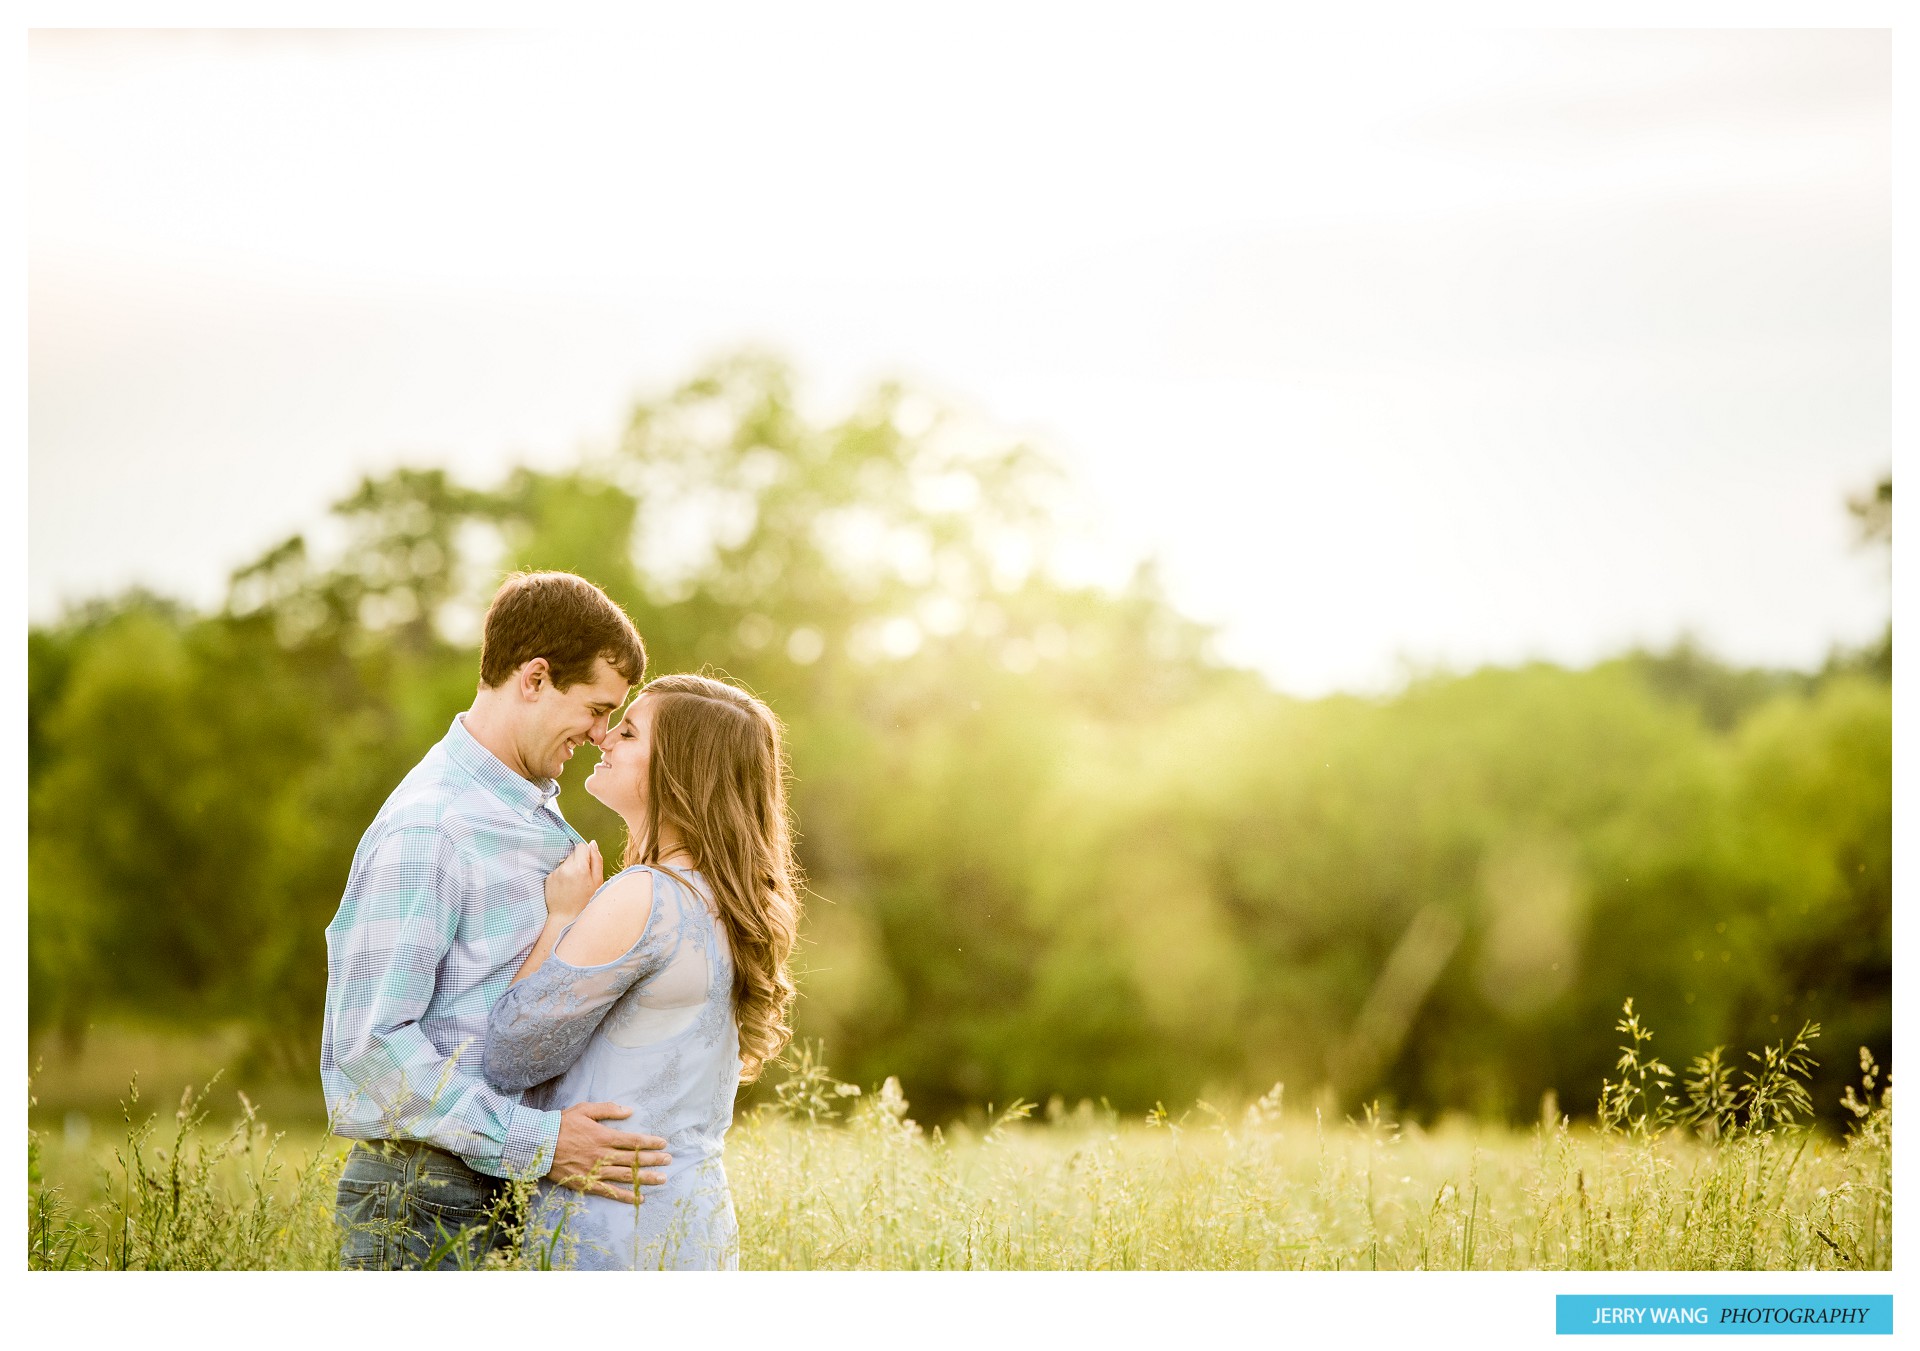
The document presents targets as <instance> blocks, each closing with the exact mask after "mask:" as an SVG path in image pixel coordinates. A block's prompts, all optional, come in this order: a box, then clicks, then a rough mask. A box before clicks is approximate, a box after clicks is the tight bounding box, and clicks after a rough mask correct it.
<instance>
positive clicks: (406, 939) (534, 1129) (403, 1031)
mask: <svg viewBox="0 0 1920 1351" xmlns="http://www.w3.org/2000/svg"><path fill="white" fill-rule="evenodd" d="M460 885H461V880H460V870H459V860H458V858H457V857H456V856H455V853H454V850H453V846H452V843H451V842H450V841H449V840H447V838H446V837H445V836H444V835H442V834H441V833H440V832H439V831H437V830H433V829H431V828H428V827H414V828H407V829H401V830H397V831H393V832H392V833H390V834H387V835H386V836H384V837H383V838H381V839H380V840H378V841H376V842H374V844H373V845H372V847H371V848H370V849H368V850H367V851H366V853H365V855H364V857H363V856H361V855H356V856H355V858H354V865H353V872H352V874H351V875H350V876H349V878H348V880H347V891H346V895H345V897H344V898H343V899H342V900H341V903H340V913H339V914H338V915H337V916H335V917H334V921H333V923H332V924H330V925H328V926H327V1003H326V1023H325V1028H324V1031H323V1032H322V1036H321V1046H320V1077H321V1082H322V1086H323V1087H324V1089H325V1090H326V1096H327V1111H328V1116H329V1119H330V1122H331V1124H332V1128H333V1130H334V1132H335V1133H336V1134H340V1135H345V1136H349V1137H352V1138H355V1139H363V1140H424V1141H426V1142H427V1143H428V1144H432V1145H437V1146H438V1147H440V1148H441V1149H444V1150H447V1151H449V1152H450V1153H454V1154H458V1155H460V1156H461V1157H462V1158H464V1159H466V1161H467V1162H468V1164H470V1165H471V1166H472V1167H473V1168H474V1170H475V1171H477V1172H482V1173H488V1174H491V1175H492V1176H495V1177H510V1178H519V1179H532V1178H538V1177H552V1178H553V1179H554V1180H555V1181H558V1182H563V1183H565V1184H566V1185H568V1186H572V1187H576V1188H579V1189H582V1190H591V1191H594V1192H596V1193H598V1194H600V1195H602V1196H609V1197H612V1198H613V1199H615V1200H620V1201H633V1200H634V1199H635V1198H634V1195H633V1193H632V1192H631V1191H630V1190H628V1189H627V1188H625V1187H620V1186H617V1185H614V1184H618V1183H623V1182H624V1183H631V1182H634V1181H636V1180H637V1181H639V1182H640V1183H642V1184H644V1185H648V1186H653V1185H658V1184H659V1183H662V1182H664V1181H666V1178H665V1176H664V1175H663V1174H661V1173H658V1172H642V1171H640V1170H642V1169H658V1168H664V1167H665V1166H666V1165H667V1164H668V1163H669V1162H670V1161H671V1160H670V1157H669V1156H668V1155H667V1154H665V1153H664V1152H662V1151H664V1150H665V1149H666V1147H667V1142H666V1141H665V1140H663V1139H661V1138H660V1137H659V1136H655V1135H635V1134H630V1133H628V1132H626V1131H619V1130H615V1129H613V1128H612V1127H610V1126H605V1125H602V1124H601V1123H602V1122H603V1121H605V1120H608V1119H618V1118H621V1117H625V1116H628V1115H630V1114H631V1109H629V1108H626V1107H623V1106H621V1105H619V1104H618V1103H611V1102H593V1103H576V1104H574V1105H573V1106H571V1107H569V1108H567V1109H566V1111H565V1112H542V1111H539V1110H536V1109H534V1108H531V1107H526V1106H524V1105H522V1104H520V1103H517V1102H513V1101H511V1100H510V1099H508V1098H506V1097H504V1096H502V1095H501V1094H499V1093H497V1092H495V1091H494V1090H493V1089H491V1088H489V1087H488V1086H487V1085H486V1083H485V1082H484V1081H483V1080H480V1079H477V1078H475V1077H473V1076H471V1075H467V1074H463V1073H462V1072H461V1071H460V1069H459V1067H458V1064H457V1053H458V1048H456V1055H455V1056H452V1057H450V1056H443V1055H441V1054H440V1052H439V1051H437V1050H436V1049H435V1048H434V1046H433V1043H432V1042H430V1041H428V1040H427V1037H426V1034H425V1033H423V1032H422V1031H421V1030H420V1027H419V1019H420V1016H421V1015H422V1014H423V1013H425V1012H426V1008H427V1003H428V1001H429V1000H431V999H432V997H433V982H434V977H435V974H436V973H437V972H438V971H439V969H440V963H441V962H442V961H443V960H444V959H445V958H446V955H447V951H448V949H450V948H451V947H452V946H453V939H454V935H455V933H456V932H457V930H458V927H459V922H460Z"/></svg>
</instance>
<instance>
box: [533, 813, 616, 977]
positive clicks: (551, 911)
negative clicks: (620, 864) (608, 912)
mask: <svg viewBox="0 0 1920 1351" xmlns="http://www.w3.org/2000/svg"><path fill="white" fill-rule="evenodd" d="M605 871H606V865H605V864H603V863H602V862H601V861H600V846H599V845H598V844H597V843H594V842H593V841H588V842H587V843H586V844H576V845H575V846H574V847H573V852H572V853H571V854H568V855H567V856H566V858H564V859H562V860H561V862H560V866H559V867H557V868H555V869H554V870H553V871H552V872H550V873H548V874H547V923H546V926H545V927H544V928H542V929H541V930H540V937H539V938H537V939H535V940H534V944H533V951H531V952H529V953H528V954H527V959H526V960H525V961H524V962H522V963H520V969H519V970H518V971H516V972H514V973H513V981H512V983H513V984H518V983H519V982H521V981H523V980H525V979H526V978H527V977H528V976H531V975H532V974H533V973H534V972H536V971H538V970H539V969H540V964H541V963H542V962H544V961H546V960H547V958H548V957H549V956H551V955H552V954H553V945H554V944H555V943H557V942H559V941H560V933H561V931H562V930H564V929H565V928H566V927H567V926H568V925H569V924H571V923H573V922H574V921H575V920H576V919H578V918H580V912H581V911H582V910H585V909H586V908H587V902H588V901H590V900H592V899H593V894H594V893H595V892H596V891H598V890H599V889H600V884H601V877H602V876H603V874H604V873H605Z"/></svg>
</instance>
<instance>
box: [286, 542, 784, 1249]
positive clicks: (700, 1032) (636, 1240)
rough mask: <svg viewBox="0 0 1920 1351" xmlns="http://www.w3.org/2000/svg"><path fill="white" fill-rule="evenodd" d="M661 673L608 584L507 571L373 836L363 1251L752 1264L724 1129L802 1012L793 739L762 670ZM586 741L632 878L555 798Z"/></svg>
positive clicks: (361, 1030) (363, 1063)
mask: <svg viewBox="0 0 1920 1351" xmlns="http://www.w3.org/2000/svg"><path fill="white" fill-rule="evenodd" d="M645 673H646V649H645V646H644V644H643V643H642V642H641V640H640V635H639V634H638V633H637V632H636V631H635V630H634V627H633V624H632V622H631V621H630V620H629V619H628V618H627V616H626V614H625V613H624V612H622V611H621V609H620V608H619V606H617V605H616V604H614V602H613V601H612V600H610V599H609V598H608V597H607V596H606V595H605V593H603V592H602V591H600V590H599V588H597V587H595V586H593V585H592V584H591V583H589V582H586V581H584V580H583V579H581V578H579V577H575V576H573V575H572V574H570V573H563V572H536V573H523V574H516V575H515V576H512V577H509V578H508V579H507V581H506V582H505V584H504V585H503V586H502V587H501V588H500V591H499V593H498V594H497V595H495V597H494V599H493V603H492V605H491V606H490V607H489V608H488V610H487V617H486V624H485V630H484V634H483V637H482V643H481V652H480V680H479V687H478V689H477V691H476V693H475V695H474V700H473V705H472V707H471V708H469V709H468V710H467V711H466V712H464V713H461V714H459V715H458V716H456V717H455V718H454V719H453V724H452V726H451V727H449V728H448V729H447V734H446V736H445V737H444V738H442V739H441V741H440V742H439V743H438V744H437V745H435V746H434V747H433V748H432V749H431V750H430V751H428V752H427V754H426V756H425V758H424V759H422V760H421V761H420V763H419V764H418V765H416V766H415V767H414V768H413V770H412V771H411V772H409V773H408V774H407V776H406V778H405V779H403V780H402V781H401V783H400V786H399V787H398V788H396V789H395V790H394V791H393V794H392V796H390V797H389V798H388V799H387V801H386V804H385V805H384V806H383V807H381V809H380V812H379V814H378V815H377V816H376V817H375V818H374V821H373V824H372V825H371V826H369V827H368V829H367V832H366V835H365V836H364V837H363V838H362V839H361V841H360V847H359V849H358V850H357V851H356V852H355V854H354V858H353V867H352V870H351V872H350V873H349V875H348V878H347V886H346V894H345V896H344V897H343V898H342V900H341V903H340V911H339V913H338V914H337V915H336V916H335V917H334V919H333V922H332V923H331V924H330V925H328V926H327V1000H326V1022H325V1028H324V1030H323V1032H322V1037H321V1050H320V1075H321V1082H322V1087H323V1088H324V1090H325V1093H326V1098H327V1107H328V1114H329V1118H330V1121H331V1125H332V1129H333V1131H334V1133H335V1134H338V1135H343V1136H347V1137H349V1138H351V1139H353V1140H354V1141H355V1144H354V1146H353V1148H352V1150H351V1152H350V1153H349V1155H348V1158H347V1164H346V1169H345V1171H344V1172H343V1173H342V1175H341V1178H340V1184H339V1191H338V1195H337V1211H338V1219H339V1221H340V1224H341V1228H342V1246H341V1265H342V1266H343V1267H348V1268H421V1267H453V1266H471V1265H477V1264H478V1263H479V1261H481V1260H482V1259H484V1257H485V1255H486V1253H487V1252H488V1251H489V1250H490V1249H492V1248H494V1247H496V1246H499V1245H502V1244H504V1243H507V1242H519V1243H522V1244H524V1245H526V1250H527V1252H526V1255H527V1256H528V1257H529V1258H531V1259H532V1260H533V1261H534V1262H536V1263H537V1264H546V1265H553V1266H564V1267H582V1268H611V1269H637V1268H649V1269H653V1268H662V1267H734V1266H737V1265H738V1262H739V1239H738V1229H737V1227H736V1224H735V1221H734V1213H733V1203H732V1199H731V1197H730V1195H729V1193H728V1190H727V1179H726V1171H725V1168H724V1165H723V1163H722V1158H721V1150H722V1145H723V1142H724V1138H725V1135H726V1131H727V1127H728V1126H729V1124H731V1122H732V1119H733V1101H734V1095H735V1093H736V1091H737V1090H738V1088H739V1086H740V1084H741V1082H742V1081H743V1080H751V1079H752V1078H754V1077H755V1076H756V1075H757V1074H758V1073H759V1072H760V1068H761V1066H762V1065H763V1064H764V1063H765V1062H766V1061H767V1060H768V1059H770V1058H772V1057H773V1056H775V1055H777V1054H779V1051H780V1049H781V1047H782V1046H783V1045H784V1044H785V1042H786V1040H787V1038H788V1036H789V1035H790V1031H791V1029H790V1027H789V1024H788V1013H789V1010H790V1009H791V1006H792V1002H793V993H794V991H793V982H792V979H791V977H790V976H789V974H788V970H787V964H788V959H789V957H790V955H791V953H792V950H793V945H794V939H795V934H796V930H797V926H798V922H799V914H800V905H799V899H798V895H797V886H798V883H797V870H796V868H795V864H794V860H793V848H792V838H791V828H790V824H789V820H788V815H787V802H786V782H785V781H786V757H785V750H784V748H783V746H782V742H781V736H780V726H779V723H778V721H777V720H776V719H775V718H774V716H773V713H772V712H771V711H770V710H769V709H768V708H767V706H766V705H765V704H763V703H762V702H760V701H759V700H758V699H756V698H754V697H753V696H752V695H750V694H748V693H747V692H746V691H745V690H742V689H740V688H739V687H737V686H735V685H731V684H728V683H725V682H723V681H719V680H711V679H708V678H705V677H702V676H692V675H670V676H663V677H660V678H658V679H656V680H654V681H652V682H651V683H643V681H644V678H645ZM634 686H640V694H639V696H638V697H637V698H635V699H634V700H633V702H632V703H630V704H628V703H627V695H628V692H629V690H631V689H632V688H633V687H634ZM622 705H625V712H624V714H623V713H621V712H620V710H621V708H622ZM589 746H590V747H593V748H595V749H597V750H598V752H599V755H600V760H599V763H598V764H597V765H596V766H595V768H594V770H593V773H592V775H591V776H590V777H589V778H588V779H587V785H586V786H587V791H588V792H589V793H591V794H592V795H593V796H594V797H596V798H597V799H599V800H600V801H601V802H603V803H605V804H606V805H607V806H608V807H610V808H612V809H613V810H614V811H616V812H617V813H619V815H620V817H621V818H622V820H624V821H625V823H626V828H627V843H626V850H625V854H624V857H623V858H622V860H621V862H622V865H623V866H622V867H621V868H620V869H619V870H618V871H617V872H615V873H614V875H613V876H611V877H604V876H603V874H604V868H603V865H602V863H601V859H600V854H599V849H598V847H597V846H595V845H592V844H588V843H586V842H585V841H584V840H583V839H582V838H581V837H580V835H579V834H578V833H577V832H576V831H575V830H574V829H573V828H572V827H571V826H570V825H568V824H567V821H566V819H565V818H564V817H563V816H562V815H561V814H560V809H559V804H558V801H557V798H558V794H559V792H560V785H559V784H558V783H557V782H556V779H557V778H558V776H559V774H560V772H561V770H562V769H563V768H564V766H565V765H566V763H567V761H568V760H569V759H571V758H572V756H573V754H574V752H575V751H576V750H579V749H580V748H582V747H589ZM616 1122H617V1123H619V1125H614V1124H609V1123H616ZM622 1126H626V1127H631V1128H632V1129H631V1130H628V1129H622V1128H621V1127H622ZM514 1182H520V1183H531V1184H534V1185H533V1186H532V1188H531V1191H530V1194H528V1195H526V1196H525V1201H526V1205H525V1209H524V1211H519V1210H518V1208H517V1207H516V1206H512V1205H510V1204H509V1198H510V1194H511V1189H512V1184H513V1183H514ZM523 1190H524V1189H523ZM510 1216H513V1217H514V1220H515V1222H511V1223H509V1222H508V1221H509V1218H510Z"/></svg>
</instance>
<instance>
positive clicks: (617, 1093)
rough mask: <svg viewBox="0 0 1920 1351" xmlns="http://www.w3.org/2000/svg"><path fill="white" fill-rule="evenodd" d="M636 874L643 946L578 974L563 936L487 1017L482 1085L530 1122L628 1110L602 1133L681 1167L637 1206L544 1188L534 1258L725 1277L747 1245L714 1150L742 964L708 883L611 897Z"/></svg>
mask: <svg viewBox="0 0 1920 1351" xmlns="http://www.w3.org/2000/svg"><path fill="white" fill-rule="evenodd" d="M643 870H644V871H646V872H649V873H651V874H652V875H653V907H652V909H651V910H650V911H649V912H648V914H647V922H646V925H645V927H644V928H643V929H642V930H641V933H640V937H639V939H638V941H636V942H635V943H634V945H633V946H632V947H631V948H629V949H628V950H627V951H626V952H625V953H623V954H622V955H621V956H619V957H616V958H615V959H614V960H612V961H610V962H604V963H601V964H599V965H597V966H576V965H574V964H573V963H572V962H569V961H567V960H566V958H565V957H564V956H563V955H562V954H563V953H564V951H565V949H566V946H567V934H568V933H569V932H570V931H571V930H572V928H573V926H572V925H571V924H569V925H568V926H567V928H566V929H563V930H562V931H561V934H560V939H559V941H558V942H557V943H556V944H555V945H554V951H553V954H552V955H551V956H549V957H548V958H547V960H546V962H545V963H544V964H542V965H541V967H540V969H539V970H538V971H535V972H534V973H533V974H532V975H531V976H528V977H527V978H526V979H525V980H522V981H520V982H519V983H518V984H515V985H513V986H510V987H509V988H508V990H507V992H506V994H505V995H503V996H501V999H500V1002H499V1003H497V1004H495V1005H494V1007H493V1012H492V1014H491V1016H490V1018H489V1019H488V1024H487V1046H486V1053H485V1058H484V1066H485V1072H486V1076H487V1080H488V1081H489V1082H490V1083H492V1084H494V1085H495V1086H496V1087H499V1088H502V1089H514V1088H530V1089H531V1091H530V1092H528V1093H527V1095H526V1098H525V1101H526V1102H527V1103H528V1104H529V1105H532V1106H538V1107H542V1108H547V1109H555V1108H564V1107H569V1106H572V1105H573V1104H574V1103H577V1102H617V1103H620V1104H621V1105H623V1106H626V1107H631V1108H632V1109H633V1115H632V1116H630V1117H626V1118H622V1119H618V1120H612V1121H609V1122H608V1123H607V1124H608V1125H610V1126H613V1127H614V1128H616V1129H620V1130H630V1131H637V1132H642V1133H647V1134H652V1135H660V1136H664V1137H666V1141H667V1152H668V1153H670V1154H671V1155H672V1156H673V1162H672V1163H671V1164H669V1165H668V1166H667V1167H666V1168H665V1169H664V1170H661V1171H663V1172H664V1173H665V1174H666V1181H665V1183H664V1184H662V1185H660V1186H656V1187H642V1188H640V1189H639V1190H640V1192H641V1195H642V1201H643V1204H641V1205H638V1206H635V1205H633V1204H632V1203H631V1202H626V1201H615V1200H611V1199H609V1198H607V1197H604V1196H591V1195H583V1194H582V1193H580V1192H576V1191H573V1190H571V1189H569V1188H565V1187H560V1186H558V1185H556V1184H554V1183H550V1182H542V1183H541V1184H540V1187H539V1191H538V1194H537V1196H536V1197H535V1200H534V1203H533V1207H532V1214H531V1218H530V1222H529V1224H528V1227H527V1243H528V1244H529V1245H530V1247H532V1248H533V1249H534V1251H535V1255H536V1256H540V1255H545V1256H546V1257H547V1258H548V1259H549V1260H550V1261H551V1263H552V1265H554V1266H562V1267H576V1268H585V1269H600V1270H642V1269H644V1270H657V1269H663V1268H679V1269H713V1268H725V1269H728V1270H731V1269H734V1268H737V1267H738V1266H739V1262H740V1241H739V1229H738V1226H737V1225H736V1224H735V1221H734V1214H733V1198H732V1195H731V1194H730V1193H729V1191H728V1189H727V1175H726V1168H725V1165H724V1163H723V1162H722V1159H721V1150H722V1147H723V1145H724V1143H725V1139H726V1134H727V1127H728V1126H730V1125H731V1124H732V1123H733V1100H734V1095H735V1093H736V1092H737V1091H738V1090H739V1087H740V1035H739V1029H738V1027H737V1026H736V1024H735V1022H734V1016H733V960H732V956H731V954H730V952H729V951H728V947H727V940H726V934H725V932H724V931H723V930H722V929H721V927H720V921H719V920H718V918H716V917H715V916H714V914H713V912H712V911H711V910H709V909H708V902H707V898H706V896H705V894H704V893H705V892H706V890H707V885H706V881H705V879H704V878H702V877H701V876H700V874H698V873H682V872H679V871H677V870H675V869H671V868H659V867H652V866H649V865H645V864H642V865H640V866H639V867H637V868H628V869H624V870H623V871H622V872H621V873H617V874H615V876H614V877H613V878H609V879H608V880H607V883H606V886H611V885H612V884H613V882H614V881H615V880H616V879H617V878H619V877H622V876H625V875H626V874H628V873H632V872H637V871H643ZM601 889H602V890H603V891H604V890H605V886H603V887H602V888H601ZM595 894H596V897H597V896H598V893H595ZM588 904H589V905H592V904H593V902H591V901H590V902H588Z"/></svg>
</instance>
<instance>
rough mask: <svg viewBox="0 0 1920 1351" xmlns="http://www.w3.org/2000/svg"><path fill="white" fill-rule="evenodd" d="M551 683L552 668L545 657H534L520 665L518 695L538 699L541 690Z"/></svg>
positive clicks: (523, 697)
mask: <svg viewBox="0 0 1920 1351" xmlns="http://www.w3.org/2000/svg"><path fill="white" fill-rule="evenodd" d="M552 684H553V668H552V667H550V666H548V665H547V659H546V658H545V657H535V658H534V659H533V660H532V661H530V662H527V663H525V664H524V665H522V666H521V667H520V697H521V698H522V699H538V698H539V697H540V693H541V691H542V690H545V689H547V688H549V687H550V686H551V685H552Z"/></svg>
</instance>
